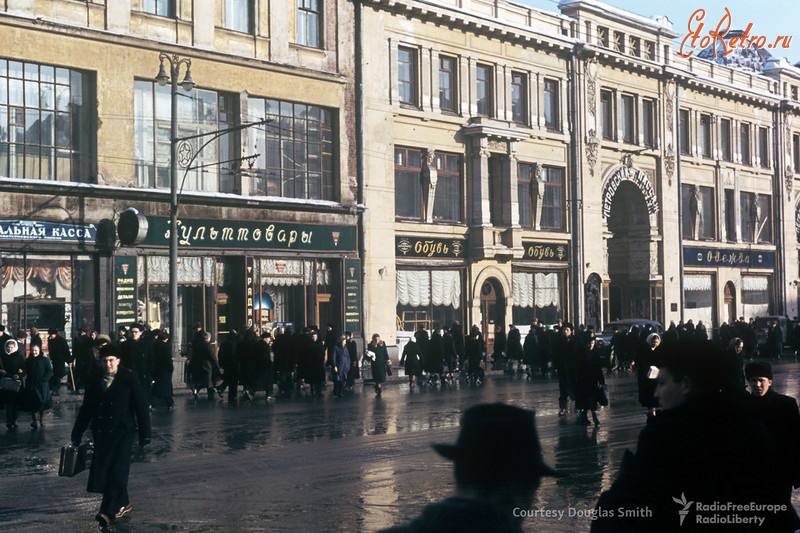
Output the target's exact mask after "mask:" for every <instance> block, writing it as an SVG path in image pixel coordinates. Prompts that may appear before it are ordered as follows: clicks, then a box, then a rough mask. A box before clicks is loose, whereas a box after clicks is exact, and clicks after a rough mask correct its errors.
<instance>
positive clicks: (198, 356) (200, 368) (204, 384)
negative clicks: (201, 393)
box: [189, 342, 220, 389]
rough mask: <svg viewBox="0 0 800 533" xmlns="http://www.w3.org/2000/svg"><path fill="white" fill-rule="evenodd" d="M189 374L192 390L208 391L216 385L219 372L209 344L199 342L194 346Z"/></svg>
mask: <svg viewBox="0 0 800 533" xmlns="http://www.w3.org/2000/svg"><path fill="white" fill-rule="evenodd" d="M189 372H190V373H191V384H192V388H193V389H210V388H213V387H215V386H217V385H218V381H219V374H220V371H219V366H218V365H217V358H216V357H215V356H214V348H213V346H211V344H209V343H207V342H200V343H198V344H196V345H195V347H194V348H193V349H192V358H191V359H190V360H189Z"/></svg>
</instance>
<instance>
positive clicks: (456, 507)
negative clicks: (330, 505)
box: [383, 339, 522, 533]
mask: <svg viewBox="0 0 800 533" xmlns="http://www.w3.org/2000/svg"><path fill="white" fill-rule="evenodd" d="M467 340H469V339H467ZM429 531H436V532H438V533H522V528H521V527H520V526H519V524H517V523H515V522H514V521H513V518H512V517H511V516H509V513H507V512H503V511H501V510H500V509H498V508H497V507H495V506H493V505H491V504H489V503H487V502H484V501H480V500H473V499H467V498H459V497H452V498H447V499H446V500H443V501H441V502H438V503H434V504H431V505H428V506H427V507H425V509H423V511H422V514H421V515H420V516H419V517H417V518H416V519H415V520H413V521H411V522H410V523H408V524H406V525H404V526H397V527H393V528H390V529H387V530H384V532H383V533H423V532H429Z"/></svg>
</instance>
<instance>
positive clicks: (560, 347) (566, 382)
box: [553, 322, 578, 416]
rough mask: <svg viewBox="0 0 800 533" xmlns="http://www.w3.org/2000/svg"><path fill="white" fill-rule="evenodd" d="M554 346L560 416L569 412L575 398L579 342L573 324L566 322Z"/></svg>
mask: <svg viewBox="0 0 800 533" xmlns="http://www.w3.org/2000/svg"><path fill="white" fill-rule="evenodd" d="M554 344H555V346H553V368H554V369H555V371H556V375H557V376H558V409H559V411H558V416H564V415H566V414H567V404H568V401H569V400H570V399H571V398H574V392H573V387H574V385H575V383H574V378H575V359H576V357H577V354H578V343H577V342H576V341H575V336H574V335H573V334H572V324H570V323H569V322H565V323H564V324H563V325H562V326H561V331H560V332H559V333H558V335H557V336H556V337H555V343H554Z"/></svg>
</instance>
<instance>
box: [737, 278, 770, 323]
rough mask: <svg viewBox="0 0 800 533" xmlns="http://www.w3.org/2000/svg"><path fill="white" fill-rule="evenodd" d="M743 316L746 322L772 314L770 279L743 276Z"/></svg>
mask: <svg viewBox="0 0 800 533" xmlns="http://www.w3.org/2000/svg"><path fill="white" fill-rule="evenodd" d="M742 314H743V315H744V317H745V320H749V319H750V318H755V317H758V316H767V315H769V314H770V312H769V278H768V277H765V276H742Z"/></svg>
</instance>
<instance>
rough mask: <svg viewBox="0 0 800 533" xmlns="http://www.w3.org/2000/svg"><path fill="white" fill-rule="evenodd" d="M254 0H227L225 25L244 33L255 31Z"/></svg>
mask: <svg viewBox="0 0 800 533" xmlns="http://www.w3.org/2000/svg"><path fill="white" fill-rule="evenodd" d="M254 1H255V0H225V19H224V20H225V22H224V25H225V27H226V28H228V29H229V30H234V31H240V32H242V33H251V34H252V33H255V24H254V19H255V14H254V9H253V8H254Z"/></svg>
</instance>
